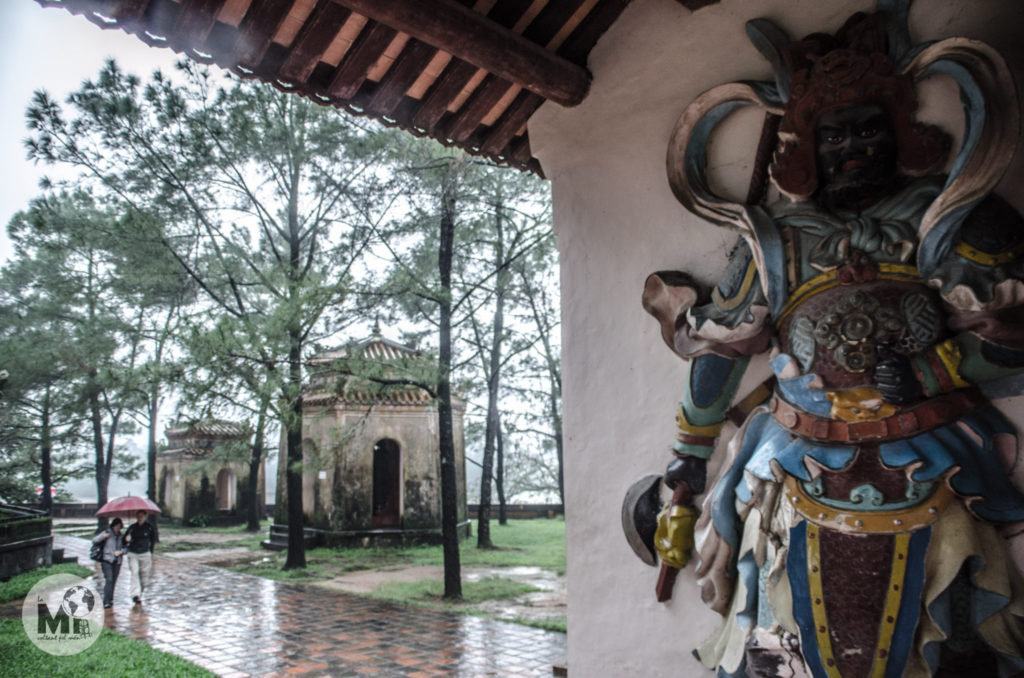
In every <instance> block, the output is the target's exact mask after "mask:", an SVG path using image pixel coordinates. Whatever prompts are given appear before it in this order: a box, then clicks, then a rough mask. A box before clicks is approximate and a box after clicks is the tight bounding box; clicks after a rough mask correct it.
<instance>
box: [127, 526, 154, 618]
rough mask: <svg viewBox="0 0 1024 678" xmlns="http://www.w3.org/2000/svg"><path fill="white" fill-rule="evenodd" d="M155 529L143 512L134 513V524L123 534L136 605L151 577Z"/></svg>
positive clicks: (140, 599)
mask: <svg viewBox="0 0 1024 678" xmlns="http://www.w3.org/2000/svg"><path fill="white" fill-rule="evenodd" d="M157 540H158V538H157V533H156V527H155V526H154V525H153V523H150V522H148V521H147V520H146V512H145V511H137V512H136V513H135V522H134V523H132V524H131V525H130V526H129V527H128V530H127V531H126V532H125V534H124V542H125V545H126V546H127V549H128V570H129V572H131V588H130V590H131V596H132V601H133V602H134V603H135V604H136V605H138V604H140V603H141V602H142V594H143V592H144V591H145V590H146V588H147V587H148V586H149V583H150V579H151V577H152V575H153V547H154V546H156V542H157Z"/></svg>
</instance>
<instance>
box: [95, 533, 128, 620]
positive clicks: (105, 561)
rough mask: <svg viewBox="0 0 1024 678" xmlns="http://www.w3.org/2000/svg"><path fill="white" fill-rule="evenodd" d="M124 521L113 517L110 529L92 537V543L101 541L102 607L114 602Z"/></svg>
mask: <svg viewBox="0 0 1024 678" xmlns="http://www.w3.org/2000/svg"><path fill="white" fill-rule="evenodd" d="M123 526H124V523H123V522H122V521H121V519H120V518H114V520H112V521H111V523H110V529H109V530H104V531H103V532H100V533H99V534H97V535H96V536H95V537H93V538H92V541H93V543H94V544H99V543H100V542H103V558H102V560H100V566H101V567H102V568H103V581H104V584H103V608H104V609H106V608H109V607H110V606H112V605H113V604H114V584H116V583H117V575H118V573H119V572H120V571H121V556H123V555H124V535H122V534H121V528H122V527H123Z"/></svg>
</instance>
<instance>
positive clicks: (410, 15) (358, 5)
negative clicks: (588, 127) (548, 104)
mask: <svg viewBox="0 0 1024 678" xmlns="http://www.w3.org/2000/svg"><path fill="white" fill-rule="evenodd" d="M334 2H337V3H338V4H341V5H343V6H345V7H348V8H349V9H351V10H352V11H353V12H356V13H358V14H362V15H363V16H366V17H369V18H370V19H372V20H374V21H379V22H381V23H383V24H385V25H387V26H391V27H392V28H395V29H397V30H399V31H402V32H403V33H408V34H409V35H411V36H412V37H414V38H416V39H417V40H420V41H421V42H425V43H427V44H428V45H431V46H432V47H436V48H437V49H440V50H443V51H445V52H448V53H449V54H451V55H453V56H454V57H456V58H458V59H462V60H463V61H467V62H469V63H471V64H473V65H474V66H477V67H479V68H483V69H484V70H486V71H488V72H489V73H493V74H494V75H496V76H498V77H499V78H501V79H503V80H507V81H510V82H513V83H515V84H517V85H520V86H522V87H523V88H525V89H528V90H530V91H532V92H536V93H537V94H539V95H541V96H542V97H544V98H546V99H550V100H552V101H554V102H556V103H559V104H562V105H563V106H575V105H576V104H578V103H580V102H581V101H583V97H585V96H586V94H587V90H588V89H589V88H590V73H588V72H587V70H586V69H585V68H583V67H582V66H578V65H576V64H574V63H572V62H570V61H568V60H566V59H563V58H562V57H560V56H558V55H557V54H554V53H553V52H549V51H548V50H546V49H545V48H543V47H541V46H540V45H538V44H536V43H533V42H530V41H529V40H527V39H526V38H524V37H523V36H521V35H517V34H516V33H513V32H512V31H510V30H508V29H507V28H505V27H503V26H501V25H500V24H498V23H496V22H494V21H492V20H491V19H488V18H487V17H485V16H484V15H482V14H478V13H477V12H474V11H473V10H471V9H468V8H466V7H464V6H463V5H460V4H459V3H457V2H455V1H454V0H334Z"/></svg>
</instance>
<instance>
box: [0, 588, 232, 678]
mask: <svg viewBox="0 0 1024 678" xmlns="http://www.w3.org/2000/svg"><path fill="white" fill-rule="evenodd" d="M51 574H52V573H51ZM0 657H3V661H2V662H0V676H10V677H11V678H24V677H25V676H46V677H47V678H81V676H105V677H111V678H113V677H119V676H176V677H181V678H193V677H195V678H206V677H207V676H213V675H214V674H212V673H210V672H209V671H207V670H206V669H202V668H200V667H198V666H196V665H195V664H192V663H191V662H187V661H185V660H184V659H182V658H180V657H176V656H175V655H172V654H168V653H167V652H161V651H160V650H155V649H153V648H152V647H150V646H149V645H147V644H146V643H144V642H142V641H141V640H134V639H132V638H128V637H126V636H122V635H119V634H117V633H114V632H112V631H110V630H108V629H103V632H102V633H101V634H100V637H99V638H98V639H97V640H96V642H95V643H93V645H92V646H91V647H90V648H89V649H87V650H84V651H83V652H80V653H78V654H75V655H70V656H67V657H55V656H53V655H51V654H47V653H46V652H43V651H42V650H40V649H39V648H37V647H36V646H35V645H33V644H32V641H30V640H29V639H28V636H27V635H25V629H24V627H23V626H22V623H21V620H20V619H0Z"/></svg>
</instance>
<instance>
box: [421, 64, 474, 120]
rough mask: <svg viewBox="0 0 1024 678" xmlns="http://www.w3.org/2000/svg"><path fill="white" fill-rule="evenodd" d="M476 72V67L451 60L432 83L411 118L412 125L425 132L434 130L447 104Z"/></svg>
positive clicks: (446, 108)
mask: <svg viewBox="0 0 1024 678" xmlns="http://www.w3.org/2000/svg"><path fill="white" fill-rule="evenodd" d="M478 70H479V69H478V68H477V67H476V66H474V65H473V64H467V63H466V62H465V61H463V60H462V59H452V60H451V62H450V63H449V64H448V65H447V66H446V67H445V69H444V70H443V71H441V75H440V76H438V78H437V80H436V81H434V84H433V85H432V86H431V88H430V90H429V91H428V92H427V96H425V97H424V98H423V103H422V104H421V105H420V108H419V110H418V111H416V115H415V116H413V119H412V123H413V125H415V126H416V127H420V128H422V129H426V130H431V129H434V125H436V124H437V121H438V120H440V119H441V116H443V115H444V113H445V111H446V110H448V104H450V103H451V102H452V99H454V98H455V97H456V96H458V94H459V92H461V91H462V88H463V87H465V86H466V83H468V82H469V81H470V79H471V78H472V77H473V76H474V75H476V73H477V71H478Z"/></svg>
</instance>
